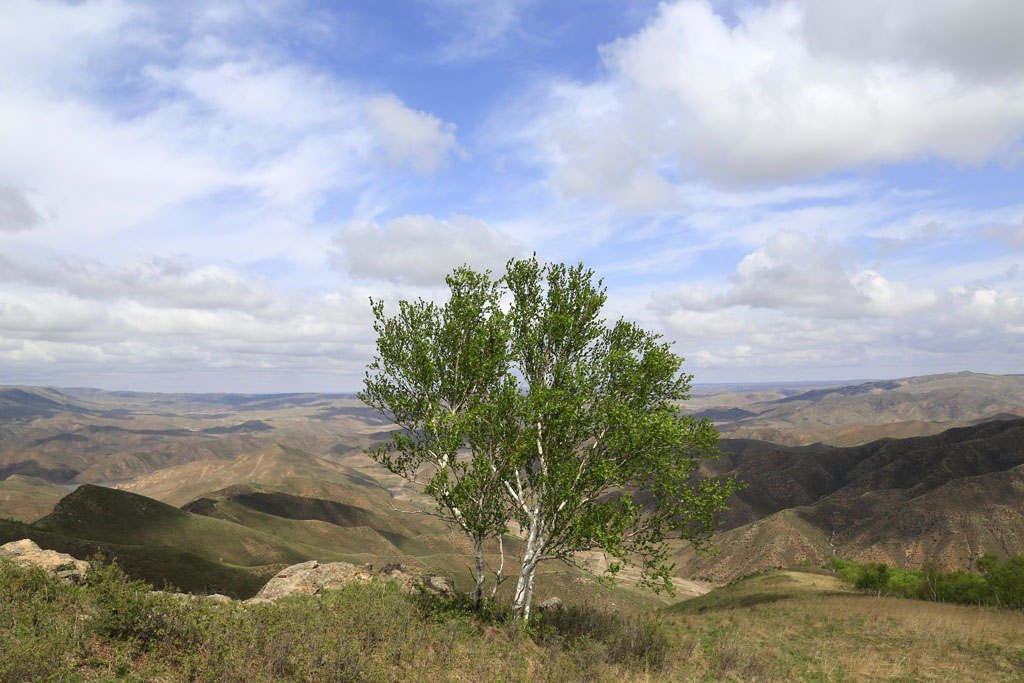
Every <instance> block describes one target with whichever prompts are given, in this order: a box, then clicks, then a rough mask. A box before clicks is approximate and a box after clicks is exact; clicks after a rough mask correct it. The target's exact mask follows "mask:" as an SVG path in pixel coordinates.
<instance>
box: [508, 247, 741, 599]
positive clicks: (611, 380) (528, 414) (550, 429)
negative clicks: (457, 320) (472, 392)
mask: <svg viewBox="0 0 1024 683" xmlns="http://www.w3.org/2000/svg"><path fill="white" fill-rule="evenodd" d="M506 283H507V286H508V289H509V291H510V292H511V294H512V305H511V310H510V312H509V316H508V317H509V320H510V322H511V333H510V338H511V346H512V360H513V364H514V367H515V369H516V372H517V374H518V375H519V376H520V377H521V378H522V382H523V384H522V389H521V401H520V403H521V406H522V407H521V409H520V411H518V413H517V416H516V417H517V419H519V420H520V422H521V429H522V431H521V435H522V437H521V438H522V440H521V445H520V448H519V449H518V450H517V451H516V457H517V460H516V462H515V463H512V467H511V469H512V476H511V477H506V479H505V482H504V484H505V488H506V490H507V492H508V494H509V498H510V499H511V502H512V505H513V511H514V516H515V519H516V521H517V522H518V523H519V526H520V528H521V529H522V530H523V534H524V536H525V540H526V549H525V551H524V553H523V556H522V559H521V563H520V571H519V580H518V584H517V586H516V591H515V596H514V599H513V611H514V613H515V614H516V616H517V617H520V618H525V617H528V616H529V613H530V605H531V602H532V599H533V584H534V577H535V575H536V569H537V565H538V564H539V563H540V562H543V561H545V560H555V559H557V560H562V561H564V562H567V563H573V562H574V557H575V555H576V553H579V552H581V551H586V550H593V549H600V550H603V551H604V552H605V553H606V554H607V555H609V556H611V561H610V562H609V564H608V566H607V572H608V575H610V576H611V577H614V575H615V573H616V572H617V571H618V570H619V569H620V568H621V567H622V565H623V563H624V562H625V561H627V560H630V561H638V562H639V563H640V566H641V569H642V578H643V581H644V583H645V584H646V585H648V586H650V587H652V588H655V589H656V590H658V589H660V588H667V589H669V590H671V582H670V580H669V572H670V571H671V569H672V566H671V565H670V564H669V563H668V547H667V545H666V543H665V540H666V538H667V537H668V536H669V535H670V534H675V535H677V536H678V537H681V538H683V539H686V540H689V541H690V542H692V543H693V544H694V545H695V546H696V547H697V549H698V550H703V549H706V548H707V547H708V546H709V545H710V539H711V535H712V532H713V530H714V520H715V518H716V516H717V514H718V513H719V512H721V511H722V510H724V509H725V502H726V500H727V499H728V497H729V496H730V495H731V494H732V492H733V491H734V490H735V484H734V482H733V481H732V480H731V479H706V480H702V481H700V482H698V483H697V484H696V485H693V484H692V482H690V474H691V473H692V472H693V471H694V470H696V469H697V466H698V460H699V459H700V458H702V457H709V456H711V454H712V452H713V451H714V450H715V449H716V443H717V440H718V432H717V431H716V430H715V428H714V426H713V425H712V424H711V423H710V422H709V421H708V420H696V419H694V418H692V417H689V416H684V415H680V414H679V408H678V405H677V403H678V402H679V401H683V400H686V399H687V398H689V395H688V391H689V381H690V379H691V377H690V376H687V375H682V374H680V372H679V370H680V367H681V365H682V360H683V359H682V358H680V357H679V356H677V355H675V354H673V353H672V351H671V348H670V345H669V344H666V343H660V342H659V337H658V335H655V334H652V333H649V332H646V331H644V330H642V329H640V328H639V327H637V326H636V325H634V324H632V323H629V322H625V321H623V320H619V321H617V322H616V323H615V324H614V325H612V326H610V327H609V326H606V325H605V324H604V321H603V320H602V319H600V318H599V314H600V311H601V308H602V307H603V306H604V303H605V299H606V294H605V290H604V289H603V288H602V287H601V282H600V281H598V282H596V283H595V282H594V274H593V271H591V270H587V269H584V267H583V266H582V265H578V266H574V267H571V268H569V267H566V266H565V265H561V264H559V265H550V266H542V265H541V264H539V263H538V262H537V260H536V259H528V260H523V261H516V262H510V263H509V266H508V275H507V276H506ZM634 492H640V493H642V495H643V498H644V500H643V501H640V500H637V499H636V498H635V497H634Z"/></svg>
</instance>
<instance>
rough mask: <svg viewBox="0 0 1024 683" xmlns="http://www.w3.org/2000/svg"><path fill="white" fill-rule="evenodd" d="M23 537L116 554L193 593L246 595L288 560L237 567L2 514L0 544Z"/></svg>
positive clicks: (134, 569) (43, 544)
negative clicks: (63, 530) (41, 525)
mask: <svg viewBox="0 0 1024 683" xmlns="http://www.w3.org/2000/svg"><path fill="white" fill-rule="evenodd" d="M23 538H29V539H32V540H33V541H34V542H35V543H36V544H37V545H38V546H39V547H40V548H43V549H46V550H56V551H57V552H61V553H68V554H69V555H71V556H73V557H77V558H80V559H89V558H92V557H94V556H96V555H102V556H103V557H105V558H106V559H108V560H115V561H116V562H117V563H118V565H120V566H121V568H122V569H124V571H125V573H127V574H128V575H129V576H130V577H132V578H133V579H140V580H142V581H146V582H147V583H150V584H152V585H154V586H156V587H162V586H163V585H164V584H165V583H170V584H171V585H173V586H175V587H176V588H178V589H180V590H183V591H186V592H189V593H222V594H224V595H230V596H232V597H237V598H242V599H244V598H249V597H252V596H253V595H255V594H256V593H257V592H258V591H259V589H260V588H262V587H263V584H265V583H266V582H267V580H268V579H269V578H270V577H271V576H273V575H274V574H275V573H276V572H278V571H280V570H281V569H282V568H283V567H284V566H285V565H281V564H275V565H266V566H261V567H239V566H235V565H230V564H225V563H222V562H215V561H212V560H209V559H207V558H205V557H201V556H199V555H197V554H195V553H192V552H188V551H186V550H181V549H180V548H171V547H167V546H143V545H131V544H119V543H106V542H103V541H93V540H88V539H83V538H75V537H73V536H65V535H62V534H57V533H51V532H48V531H43V530H41V529H38V528H36V527H34V526H32V525H29V524H23V523H19V522H13V521H5V520H0V545H3V544H4V543H9V542H11V541H20V540H21V539H23Z"/></svg>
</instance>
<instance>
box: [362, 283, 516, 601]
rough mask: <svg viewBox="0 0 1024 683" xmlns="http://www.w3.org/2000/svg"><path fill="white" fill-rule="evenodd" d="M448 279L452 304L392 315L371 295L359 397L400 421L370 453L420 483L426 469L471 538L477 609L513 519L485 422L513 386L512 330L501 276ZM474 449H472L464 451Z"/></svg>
mask: <svg viewBox="0 0 1024 683" xmlns="http://www.w3.org/2000/svg"><path fill="white" fill-rule="evenodd" d="M447 283H448V287H449V289H450V290H451V297H450V299H449V301H448V302H447V303H446V304H445V305H444V306H437V305H435V304H433V303H431V302H425V301H423V300H419V301H416V302H413V303H410V302H407V301H402V302H400V304H399V312H398V315H396V316H394V317H391V318H388V317H386V316H385V314H384V304H383V302H381V301H376V302H375V301H373V300H372V299H371V300H370V305H371V307H372V309H373V313H374V317H375V318H376V321H375V322H374V330H375V331H376V332H377V356H376V357H375V358H374V360H373V362H372V363H371V364H370V366H369V367H368V368H367V371H366V379H365V381H364V391H363V392H361V393H360V394H359V398H361V399H362V400H363V401H364V402H365V403H366V404H368V405H370V406H372V407H374V408H376V409H377V410H379V411H380V412H381V413H382V414H384V415H385V416H386V417H387V418H388V419H390V420H391V421H392V422H394V423H395V424H396V425H398V426H399V427H401V428H402V429H401V431H395V432H392V434H391V440H390V441H389V442H386V443H384V444H381V445H379V446H378V447H377V448H376V449H372V450H371V451H369V454H370V455H371V456H372V457H373V458H374V459H375V460H377V462H379V463H381V464H382V465H384V466H385V467H386V468H387V469H388V470H390V471H391V472H394V473H395V474H399V475H401V476H402V477H405V478H406V479H409V480H412V481H419V478H420V476H421V475H424V472H423V470H424V469H426V470H427V471H426V473H425V476H426V481H425V482H424V483H425V491H426V493H428V494H430V495H431V496H433V497H434V499H435V500H436V501H437V504H438V511H439V513H440V515H441V516H442V517H443V518H445V519H446V520H448V521H450V522H452V523H454V524H455V525H456V526H458V527H459V528H460V529H461V530H462V531H463V532H464V533H465V534H466V535H467V537H468V538H469V539H470V541H471V542H472V544H473V555H474V561H475V564H474V578H475V582H476V585H475V589H474V592H473V605H474V608H476V609H479V607H480V603H481V600H482V598H483V591H484V583H485V579H486V565H485V562H484V543H485V541H487V540H488V539H489V538H493V537H495V536H497V537H498V538H499V542H500V537H501V534H502V533H503V532H505V531H506V526H505V523H506V520H507V519H508V517H507V515H506V512H505V508H504V504H503V501H502V496H503V490H502V486H501V478H500V476H499V472H498V470H497V469H496V468H495V467H494V463H495V462H498V461H499V460H500V459H501V457H502V456H503V452H502V449H503V448H504V443H503V442H502V440H501V434H500V432H499V431H496V430H492V429H488V428H486V425H487V424H489V423H490V422H492V421H494V415H495V414H496V413H498V412H500V411H503V410H508V409H509V408H510V406H511V404H512V403H513V401H514V393H515V385H514V383H513V382H511V381H510V379H509V377H508V375H507V365H508V362H507V357H506V356H507V347H508V336H507V335H508V332H507V324H506V322H505V315H504V314H503V313H502V311H501V308H500V307H499V297H500V294H501V291H500V289H499V287H498V283H496V282H491V281H490V278H489V273H475V272H473V271H471V270H469V269H467V268H460V269H458V270H456V271H455V272H454V273H453V274H452V275H450V276H448V278H447ZM467 447H468V448H470V452H471V457H469V458H466V457H461V458H460V457H459V456H460V453H461V452H463V451H464V449H466V448H467ZM497 581H498V577H497V575H496V576H495V582H496V583H497ZM496 588H497V585H495V589H496Z"/></svg>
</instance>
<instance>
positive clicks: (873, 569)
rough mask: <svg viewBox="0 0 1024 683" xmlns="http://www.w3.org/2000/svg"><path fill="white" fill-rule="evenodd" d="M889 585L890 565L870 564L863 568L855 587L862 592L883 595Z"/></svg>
mask: <svg viewBox="0 0 1024 683" xmlns="http://www.w3.org/2000/svg"><path fill="white" fill-rule="evenodd" d="M888 583H889V565H887V564H884V563H875V564H868V565H864V566H863V567H862V570H861V572H860V576H858V577H857V580H856V581H855V582H854V584H853V585H854V587H855V588H858V589H860V590H867V591H871V592H873V593H874V594H875V595H881V594H882V593H883V592H884V591H885V587H886V585H888Z"/></svg>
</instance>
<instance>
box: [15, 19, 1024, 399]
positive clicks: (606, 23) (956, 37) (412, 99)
mask: <svg viewBox="0 0 1024 683" xmlns="http://www.w3.org/2000/svg"><path fill="white" fill-rule="evenodd" d="M1021 35H1024V3H1021V2H1020V0H933V1H932V2H928V3H923V2H918V1H917V0H859V1H858V2H834V1H832V0H794V1H780V0H768V1H766V2H765V1H762V2H756V1H750V2H745V1H741V2H716V1H714V0H712V1H708V0H681V1H678V2H664V3H656V2H649V1H646V0H636V1H633V2H627V1H625V0H560V1H559V2H541V1H540V0H488V1H487V2H478V1H475V0H394V1H393V2H379V1H375V0H355V1H353V2H344V3H341V2H326V1H324V2H319V3H317V2H308V3H304V2H299V1H298V0H296V1H294V2H289V1H284V0H281V1H276V0H237V1H224V2H220V1H216V2H215V1H210V0H196V1H195V2H189V1H188V0H183V1H182V2H175V3H165V2H152V3H145V2H136V1H127V0H125V1H121V0H84V1H79V2H67V3H65V2H55V1H43V0H40V1H33V0H5V1H4V2H3V3H2V4H0V384H51V385H58V386H81V385H89V386H99V387H104V388H118V389H137V390H163V391H178V390H185V391H189V390H190V391H352V390H355V389H357V388H359V385H360V382H361V378H362V372H363V367H364V366H365V364H366V362H367V361H368V359H369V358H370V357H371V356H372V353H373V342H374V338H373V333H372V329H371V326H370V325H371V316H370V309H369V304H368V297H370V296H373V297H375V298H376V297H381V298H384V299H385V300H386V301H388V302H396V301H397V300H398V299H400V298H407V299H408V298H416V297H420V296H422V297H425V298H440V297H443V294H444V287H443V281H444V275H445V273H446V272H448V271H449V270H450V269H451V268H453V267H455V266H457V265H460V264H462V263H468V264H470V265H471V266H473V267H476V268H478V269H483V268H492V269H496V270H500V269H501V267H502V264H504V263H505V261H506V260H507V259H509V258H510V257H516V256H522V255H527V254H529V253H531V252H537V253H538V255H539V256H541V257H542V258H544V259H547V260H552V261H564V262H573V263H575V262H579V261H582V262H584V263H585V264H586V265H588V266H589V267H591V268H593V269H594V270H595V271H596V272H597V273H598V275H600V276H602V277H603V278H604V280H605V283H606V284H607V285H608V288H609V295H610V296H609V305H608V311H607V312H608V314H609V317H617V316H619V315H624V316H626V317H628V318H631V319H634V320H637V321H638V322H640V323H641V324H643V325H644V326H646V327H648V328H650V329H654V330H657V331H659V332H661V333H663V334H664V335H665V336H666V337H667V338H669V339H672V340H674V341H675V342H676V349H677V351H678V352H679V353H681V354H682V355H684V356H686V358H687V363H686V368H687V369H688V371H689V372H691V373H692V374H694V375H695V378H696V381H697V382H699V383H710V382H746V381H774V380H782V379H790V380H817V379H851V378H885V377H900V376H907V375H914V374H926V373H933V372H945V371H953V370H962V369H969V370H974V371H978V372H994V373H1019V372H1024V366H1022V364H1021V359H1022V358H1024V267H1022V266H1024V40H1021V39H1020V36H1021Z"/></svg>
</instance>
